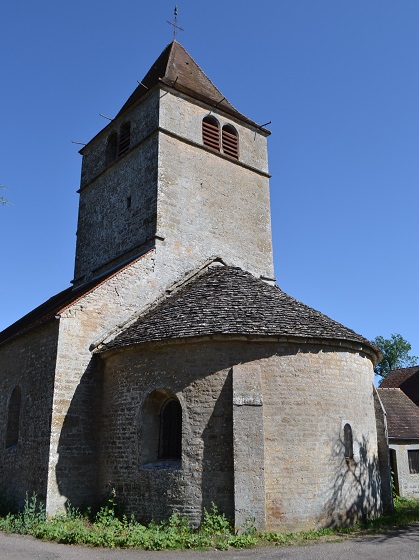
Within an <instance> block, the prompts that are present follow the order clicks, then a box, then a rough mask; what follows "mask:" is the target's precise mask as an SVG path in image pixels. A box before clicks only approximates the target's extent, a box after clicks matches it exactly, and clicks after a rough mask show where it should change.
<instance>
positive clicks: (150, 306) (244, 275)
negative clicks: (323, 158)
mask: <svg viewBox="0 0 419 560" xmlns="http://www.w3.org/2000/svg"><path fill="white" fill-rule="evenodd" d="M133 72H135V73H136V72H137V70H136V69H133ZM247 82H248V80H246V79H244V82H243V87H247V85H246V84H247ZM267 87H268V86H267ZM268 135H269V132H268V131H267V130H265V129H264V128H263V127H261V126H259V125H258V124H256V123H254V122H253V121H252V120H250V119H249V118H248V117H246V116H244V115H243V114H241V113H239V112H238V111H237V110H236V109H235V108H234V107H233V105H231V104H230V103H229V102H228V101H227V100H226V99H225V97H224V96H223V95H222V94H221V93H220V91H219V90H218V89H217V88H216V87H215V86H214V84H213V83H212V82H211V81H210V80H209V78H208V77H207V76H206V75H205V74H204V72H203V71H202V70H201V69H200V68H199V66H198V65H197V64H196V63H195V62H194V60H193V59H192V58H191V57H190V55H189V54H188V53H187V52H186V51H185V49H184V48H183V47H182V46H181V45H180V44H179V43H177V42H176V41H174V42H172V43H171V44H170V45H168V47H167V48H166V49H165V50H164V51H163V53H162V54H161V55H160V57H159V58H158V59H157V60H156V62H155V63H154V64H153V65H152V67H151V69H150V70H149V72H148V73H147V74H146V76H145V77H144V79H143V80H142V81H141V83H140V85H139V86H138V88H137V89H136V90H135V91H134V93H133V94H132V95H131V97H130V98H129V99H128V101H127V102H126V103H125V105H124V106H123V107H122V109H121V111H120V112H119V113H118V115H117V116H116V117H115V118H114V119H113V121H111V122H110V123H109V124H108V125H107V126H106V127H105V128H104V129H103V130H102V131H101V132H99V133H98V134H97V135H96V136H95V137H94V138H93V139H92V140H91V141H90V142H89V143H88V144H87V145H86V146H85V147H84V148H83V149H82V150H81V153H82V155H83V164H82V176H81V187H80V191H79V192H80V205H79V218H78V229H77V247H76V258H75V274H74V280H73V281H72V287H70V288H68V289H66V290H64V291H63V292H61V293H60V294H58V295H56V296H54V297H53V298H51V299H50V300H48V301H47V302H45V303H44V304H43V305H41V306H39V307H38V308H37V309H35V310H34V311H32V312H31V313H29V314H28V315H26V316H25V317H23V318H22V319H21V320H19V321H17V322H16V323H15V324H14V325H12V326H11V327H9V328H8V329H6V330H5V331H3V332H2V333H0V479H1V481H2V484H3V488H5V491H6V492H7V494H8V496H9V498H11V499H13V500H14V501H15V502H16V503H17V504H21V503H22V501H23V499H24V496H25V492H27V491H28V492H36V493H37V495H38V496H39V498H41V499H42V500H45V501H46V505H47V511H48V513H49V514H53V513H55V512H57V511H62V510H63V509H64V508H65V507H66V505H68V503H71V504H72V505H73V506H83V505H91V504H94V503H95V502H96V501H98V500H99V499H100V498H101V497H102V496H103V495H104V493H106V492H107V491H109V489H110V485H111V486H112V487H114V488H115V489H116V492H117V496H118V499H119V500H121V501H123V502H124V503H125V508H126V513H127V514H131V513H133V514H135V515H136V516H137V517H138V518H140V519H141V520H150V519H156V520H158V519H161V518H163V517H166V516H168V515H169V514H170V513H171V512H173V511H178V512H180V513H182V514H186V515H189V516H190V517H191V520H192V521H193V522H194V523H199V521H200V520H201V518H202V514H203V508H205V507H207V508H208V507H210V504H211V502H215V503H216V504H217V505H218V506H219V507H220V508H221V509H222V510H223V511H224V512H225V513H227V515H229V516H230V517H231V518H232V519H233V520H234V523H235V524H236V525H237V526H238V527H240V526H242V525H243V524H244V523H245V522H246V519H249V518H250V519H254V520H255V524H256V526H257V527H258V528H260V529H266V530H275V531H282V530H297V529H308V528H311V527H322V526H334V525H342V524H349V523H353V522H355V521H356V520H358V519H360V518H366V517H371V516H376V515H379V514H380V513H381V512H382V511H383V508H385V507H391V488H390V478H389V469H388V468H387V462H386V458H387V455H388V454H387V447H386V439H385V421H384V416H383V414H382V411H381V409H380V403H379V400H378V399H377V398H376V393H375V391H374V388H373V366H374V364H375V363H377V361H378V360H379V359H380V358H381V355H380V352H379V350H378V349H377V348H376V347H375V346H374V345H373V344H371V343H370V342H369V341H368V340H366V339H365V338H363V337H362V336H360V335H358V334H356V333H355V332H353V331H352V330H350V329H348V328H346V327H344V326H343V325H341V324H339V323H337V322H335V321H333V320H332V319H330V318H329V317H326V316H325V315H322V314H321V313H320V312H318V311H315V310H314V309H312V308H310V307H308V306H306V305H304V304H302V303H300V302H298V301H296V300H295V299H293V298H292V297H290V296H288V295H287V294H285V293H284V292H283V291H282V290H281V289H280V288H279V287H277V286H275V285H274V278H273V275H274V271H273V257H272V239H271V229H270V204H269V173H268V164H267V136H268ZM302 258H303V256H302ZM375 409H376V410H377V416H376V412H375ZM379 457H380V458H382V460H381V462H380V461H379Z"/></svg>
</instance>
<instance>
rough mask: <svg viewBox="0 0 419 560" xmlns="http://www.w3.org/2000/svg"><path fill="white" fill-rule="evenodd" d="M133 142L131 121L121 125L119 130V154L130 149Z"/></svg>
mask: <svg viewBox="0 0 419 560" xmlns="http://www.w3.org/2000/svg"><path fill="white" fill-rule="evenodd" d="M130 142H131V123H129V122H126V123H124V124H123V125H122V126H121V129H120V131H119V144H118V156H122V154H125V152H127V151H128V150H129V146H130Z"/></svg>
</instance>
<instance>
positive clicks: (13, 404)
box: [6, 387, 22, 447]
mask: <svg viewBox="0 0 419 560" xmlns="http://www.w3.org/2000/svg"><path fill="white" fill-rule="evenodd" d="M21 400H22V395H21V392H20V389H19V387H15V388H14V389H13V391H12V394H11V397H10V401H9V410H8V414H7V431H6V447H12V446H13V445H16V444H17V442H18V441H19V418H20V403H21Z"/></svg>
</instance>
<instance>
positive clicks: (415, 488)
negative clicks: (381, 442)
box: [390, 439, 419, 498]
mask: <svg viewBox="0 0 419 560" xmlns="http://www.w3.org/2000/svg"><path fill="white" fill-rule="evenodd" d="M390 450H394V452H395V453H396V462H397V466H396V469H395V470H396V473H395V474H396V477H397V482H396V484H397V490H398V493H399V495H400V496H402V497H403V498H419V473H411V472H410V469H409V458H408V453H409V450H410V451H414V450H416V451H418V452H419V442H418V441H417V440H410V441H409V440H396V439H391V440H390Z"/></svg>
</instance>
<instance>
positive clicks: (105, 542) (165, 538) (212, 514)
mask: <svg viewBox="0 0 419 560" xmlns="http://www.w3.org/2000/svg"><path fill="white" fill-rule="evenodd" d="M117 512H118V505H117V503H116V497H115V495H112V493H111V495H110V496H109V497H108V499H107V500H106V501H105V502H103V505H102V507H101V508H100V509H99V510H98V511H97V513H96V515H94V516H93V517H90V518H89V517H88V515H86V514H84V515H83V514H82V513H81V512H80V510H78V509H77V508H74V507H72V506H71V505H68V506H67V512H66V513H62V514H58V515H56V516H54V517H52V518H47V516H46V513H45V507H44V504H43V503H41V502H40V501H39V500H38V499H37V497H36V495H35V494H33V495H32V496H31V497H29V496H28V495H27V496H26V499H25V505H24V507H23V510H22V511H21V512H20V513H17V514H13V513H8V514H6V515H5V516H3V517H0V530H2V531H7V532H14V533H21V534H30V535H33V536H34V537H37V538H41V539H45V540H51V541H56V542H60V543H67V544H84V545H89V546H105V547H109V548H116V547H119V548H142V549H145V550H164V549H187V548H193V549H208V548H212V549H214V548H215V549H218V550H226V549H228V548H248V547H252V546H255V545H257V544H263V543H265V544H268V543H270V544H274V545H279V546H280V545H289V544H293V543H294V544H298V543H303V542H307V541H316V540H319V539H324V538H330V537H333V536H335V537H336V538H339V536H340V537H342V536H343V534H348V533H352V532H354V531H359V530H362V531H364V532H365V531H366V532H376V531H378V530H382V529H386V528H394V527H398V526H403V525H407V524H410V523H415V522H418V521H419V500H406V499H403V498H397V499H396V500H395V511H394V513H393V514H392V515H388V516H384V517H381V518H377V519H373V520H371V521H368V522H366V523H364V524H359V525H357V526H356V527H352V528H345V529H340V530H332V529H319V530H311V531H304V532H300V533H287V534H281V533H258V532H257V530H256V527H255V520H254V519H248V520H246V522H245V524H244V526H243V527H242V528H241V532H237V531H235V530H234V528H233V526H232V524H231V522H230V521H229V520H228V519H227V517H226V516H225V515H224V514H223V513H222V512H220V511H219V509H218V508H217V506H216V505H215V504H212V505H211V508H210V510H209V511H208V510H204V515H203V521H202V524H201V526H200V527H199V528H198V529H194V528H192V527H191V524H190V520H189V518H188V517H185V516H182V515H180V514H179V513H173V514H172V515H171V516H170V517H169V519H168V520H167V521H164V522H160V523H154V522H151V523H149V524H148V525H147V526H145V525H142V524H141V523H138V522H137V521H136V520H135V518H134V517H133V516H131V517H127V516H126V515H122V516H121V515H118V513H117Z"/></svg>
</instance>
